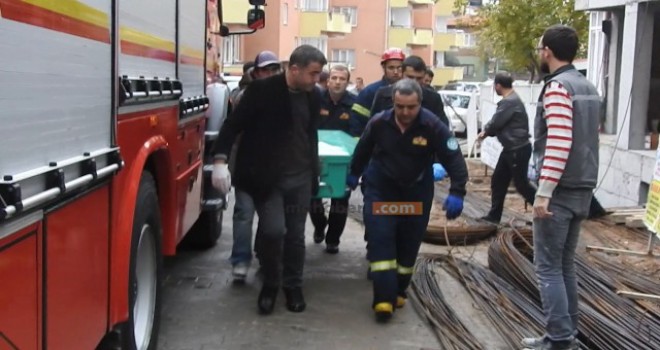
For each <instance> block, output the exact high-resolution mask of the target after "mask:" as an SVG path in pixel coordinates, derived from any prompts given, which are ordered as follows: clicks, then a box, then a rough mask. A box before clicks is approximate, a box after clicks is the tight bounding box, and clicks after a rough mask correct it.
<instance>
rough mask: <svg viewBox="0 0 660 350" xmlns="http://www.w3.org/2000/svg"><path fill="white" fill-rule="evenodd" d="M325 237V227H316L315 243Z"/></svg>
mask: <svg viewBox="0 0 660 350" xmlns="http://www.w3.org/2000/svg"><path fill="white" fill-rule="evenodd" d="M324 239H325V227H320V228H319V227H317V228H315V229H314V243H316V244H319V243H321V242H323V240H324Z"/></svg>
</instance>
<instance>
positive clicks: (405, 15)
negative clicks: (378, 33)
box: [390, 8, 412, 28]
mask: <svg viewBox="0 0 660 350" xmlns="http://www.w3.org/2000/svg"><path fill="white" fill-rule="evenodd" d="M390 25H391V26H392V27H401V28H411V27H412V11H410V9H408V8H393V9H391V11H390Z"/></svg>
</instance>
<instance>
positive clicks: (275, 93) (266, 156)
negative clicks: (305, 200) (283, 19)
mask: <svg viewBox="0 0 660 350" xmlns="http://www.w3.org/2000/svg"><path fill="white" fill-rule="evenodd" d="M307 100H308V104H309V110H310V113H309V116H310V120H309V126H308V128H307V136H308V140H309V143H310V145H309V146H310V147H309V149H310V153H311V154H310V157H311V158H310V159H311V163H312V164H313V166H312V169H310V170H311V172H312V194H316V192H317V191H318V176H319V167H318V164H319V157H318V134H317V130H318V125H319V112H320V109H321V102H320V91H319V90H318V89H314V90H313V91H311V92H307ZM291 111H292V108H291V99H290V96H289V88H288V86H287V84H286V78H285V76H284V74H278V75H275V76H272V77H270V78H266V79H260V80H255V81H253V82H252V83H251V84H250V85H249V87H248V88H247V89H246V90H245V92H244V93H243V96H242V97H241V103H239V104H238V105H237V106H236V108H235V109H234V111H233V112H232V114H231V115H230V116H229V117H228V118H227V120H226V121H225V122H224V124H223V125H222V128H221V129H220V134H219V135H218V138H217V140H216V142H215V144H214V145H213V151H212V154H213V155H214V156H216V157H223V156H225V157H227V156H228V155H229V154H230V151H231V147H232V145H233V144H234V141H235V139H236V136H237V135H238V134H240V133H243V135H242V136H241V143H240V146H239V147H238V151H237V153H236V169H235V171H234V174H232V182H233V184H234V185H235V186H236V187H238V188H240V189H242V190H244V191H245V192H247V193H249V194H250V195H251V196H252V197H254V198H255V199H259V198H263V197H265V196H267V195H268V194H270V192H271V191H272V190H273V188H274V186H275V185H276V184H277V182H278V180H279V178H280V177H281V176H282V168H283V167H282V166H281V164H282V163H284V162H286V161H287V160H288V155H287V154H284V153H285V152H283V151H282V150H283V149H284V147H285V146H286V145H287V144H288V142H290V140H291V136H290V135H291V134H292V132H293V128H292V126H293V116H292V112H291Z"/></svg>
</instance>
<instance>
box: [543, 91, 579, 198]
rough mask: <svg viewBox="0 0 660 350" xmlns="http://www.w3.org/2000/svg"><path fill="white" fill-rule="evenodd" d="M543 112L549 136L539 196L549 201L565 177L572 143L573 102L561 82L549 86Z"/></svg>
mask: <svg viewBox="0 0 660 350" xmlns="http://www.w3.org/2000/svg"><path fill="white" fill-rule="evenodd" d="M543 109H544V111H545V115H544V118H545V123H546V125H547V128H548V134H547V139H546V145H545V154H544V156H543V167H542V168H541V174H540V176H539V188H538V190H537V192H536V194H537V195H538V196H541V197H548V198H550V197H552V192H553V191H554V190H555V187H557V184H558V183H559V179H560V178H561V176H562V175H563V174H564V168H565V167H566V161H567V160H568V154H569V152H570V150H571V145H572V144H573V101H572V99H571V96H570V95H569V94H568V91H567V90H566V89H565V88H564V87H563V86H562V85H561V84H560V83H558V82H556V81H553V82H550V84H549V85H548V86H547V87H546V89H545V93H544V94H543Z"/></svg>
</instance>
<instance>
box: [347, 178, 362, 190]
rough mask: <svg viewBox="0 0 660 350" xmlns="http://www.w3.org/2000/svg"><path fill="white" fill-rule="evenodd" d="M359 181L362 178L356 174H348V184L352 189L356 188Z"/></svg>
mask: <svg viewBox="0 0 660 350" xmlns="http://www.w3.org/2000/svg"><path fill="white" fill-rule="evenodd" d="M359 182H360V178H359V177H357V176H355V175H348V177H347V178H346V186H348V187H349V188H350V189H351V190H355V189H356V188H357V186H358V183H359Z"/></svg>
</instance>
